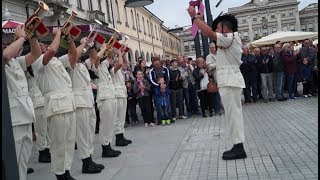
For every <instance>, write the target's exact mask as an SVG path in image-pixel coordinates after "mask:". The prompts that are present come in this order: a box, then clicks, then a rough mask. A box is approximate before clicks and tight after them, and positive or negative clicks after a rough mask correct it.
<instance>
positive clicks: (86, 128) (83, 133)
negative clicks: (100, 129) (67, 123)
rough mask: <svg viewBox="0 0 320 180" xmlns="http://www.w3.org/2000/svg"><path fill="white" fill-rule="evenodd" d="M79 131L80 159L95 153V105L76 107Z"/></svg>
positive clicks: (77, 135)
mask: <svg viewBox="0 0 320 180" xmlns="http://www.w3.org/2000/svg"><path fill="white" fill-rule="evenodd" d="M76 120H77V133H76V141H77V145H78V152H79V157H80V159H85V158H87V157H90V154H93V138H94V134H95V127H96V113H95V109H94V107H92V108H87V107H77V109H76Z"/></svg>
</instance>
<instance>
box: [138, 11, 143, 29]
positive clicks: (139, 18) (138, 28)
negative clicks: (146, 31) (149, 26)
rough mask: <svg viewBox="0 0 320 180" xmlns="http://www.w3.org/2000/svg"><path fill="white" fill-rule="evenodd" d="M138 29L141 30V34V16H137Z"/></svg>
mask: <svg viewBox="0 0 320 180" xmlns="http://www.w3.org/2000/svg"><path fill="white" fill-rule="evenodd" d="M137 29H138V30H139V32H142V31H141V27H140V18H139V14H137Z"/></svg>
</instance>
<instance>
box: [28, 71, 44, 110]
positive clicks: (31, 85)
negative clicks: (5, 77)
mask: <svg viewBox="0 0 320 180" xmlns="http://www.w3.org/2000/svg"><path fill="white" fill-rule="evenodd" d="M25 75H26V77H27V82H28V89H29V96H30V98H31V99H32V102H33V107H34V108H38V107H42V106H44V97H43V95H42V93H41V91H40V89H39V87H38V85H37V78H36V77H34V76H31V75H30V74H29V73H28V72H25Z"/></svg>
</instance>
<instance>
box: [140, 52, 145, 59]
mask: <svg viewBox="0 0 320 180" xmlns="http://www.w3.org/2000/svg"><path fill="white" fill-rule="evenodd" d="M141 57H142V59H144V60H146V57H145V56H144V52H143V51H141Z"/></svg>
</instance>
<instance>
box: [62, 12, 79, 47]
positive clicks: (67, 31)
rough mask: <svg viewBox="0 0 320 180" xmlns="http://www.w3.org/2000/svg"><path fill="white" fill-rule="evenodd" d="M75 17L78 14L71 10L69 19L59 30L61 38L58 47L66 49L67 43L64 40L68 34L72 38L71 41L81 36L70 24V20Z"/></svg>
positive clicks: (77, 29) (76, 28)
mask: <svg viewBox="0 0 320 180" xmlns="http://www.w3.org/2000/svg"><path fill="white" fill-rule="evenodd" d="M77 15H78V13H77V12H76V11H74V10H72V13H71V15H70V16H69V18H68V19H67V21H66V22H65V23H64V24H63V26H62V28H61V32H62V36H61V41H60V46H61V47H62V48H65V49H68V41H67V40H66V39H67V37H68V35H69V34H70V35H71V36H72V38H73V39H77V38H78V37H79V36H80V34H81V30H80V29H79V28H78V27H76V26H75V25H74V24H73V23H72V22H71V20H72V19H73V18H74V17H76V16H77Z"/></svg>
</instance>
